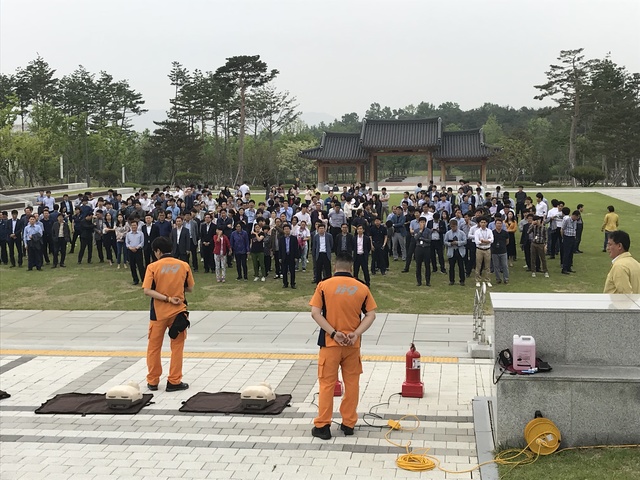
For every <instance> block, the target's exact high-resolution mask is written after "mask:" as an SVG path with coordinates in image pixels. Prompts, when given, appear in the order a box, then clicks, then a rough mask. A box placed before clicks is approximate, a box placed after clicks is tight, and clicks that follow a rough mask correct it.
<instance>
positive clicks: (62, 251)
mask: <svg viewBox="0 0 640 480" xmlns="http://www.w3.org/2000/svg"><path fill="white" fill-rule="evenodd" d="M58 257H60V265H64V260H65V259H66V258H67V241H66V240H65V239H64V237H62V238H54V239H53V266H54V267H55V266H57V265H58Z"/></svg>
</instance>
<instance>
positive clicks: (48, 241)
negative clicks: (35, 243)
mask: <svg viewBox="0 0 640 480" xmlns="http://www.w3.org/2000/svg"><path fill="white" fill-rule="evenodd" d="M49 253H51V254H52V255H53V239H52V238H51V237H50V236H49V235H42V255H43V256H44V261H45V262H46V263H47V264H48V263H49V261H50V260H49Z"/></svg>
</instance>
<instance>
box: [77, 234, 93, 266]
mask: <svg viewBox="0 0 640 480" xmlns="http://www.w3.org/2000/svg"><path fill="white" fill-rule="evenodd" d="M85 249H86V250H87V263H91V257H93V239H92V238H82V237H80V251H79V252H78V263H82V257H84V251H85Z"/></svg>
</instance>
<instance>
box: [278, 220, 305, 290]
mask: <svg viewBox="0 0 640 480" xmlns="http://www.w3.org/2000/svg"><path fill="white" fill-rule="evenodd" d="M283 230H284V236H283V237H282V238H281V239H280V242H279V249H280V261H281V262H282V269H281V270H280V271H281V272H282V288H288V287H289V281H288V275H289V274H291V288H296V259H297V258H298V257H299V256H300V249H299V248H298V238H297V237H295V236H293V235H291V225H289V224H288V223H285V224H284V227H283Z"/></svg>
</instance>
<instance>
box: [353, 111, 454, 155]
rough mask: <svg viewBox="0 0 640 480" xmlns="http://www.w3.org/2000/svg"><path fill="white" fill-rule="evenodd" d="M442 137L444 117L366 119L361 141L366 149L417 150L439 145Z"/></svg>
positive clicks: (363, 124) (363, 123)
mask: <svg viewBox="0 0 640 480" xmlns="http://www.w3.org/2000/svg"><path fill="white" fill-rule="evenodd" d="M441 138H442V119H441V118H440V117H436V118H422V119H415V120H369V119H366V118H365V119H364V120H363V122H362V130H361V132H360V141H361V143H362V146H363V148H365V149H366V150H385V149H386V150H417V149H430V148H434V147H437V146H438V145H439V144H440V140H441Z"/></svg>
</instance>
